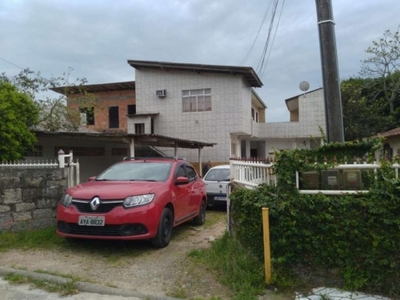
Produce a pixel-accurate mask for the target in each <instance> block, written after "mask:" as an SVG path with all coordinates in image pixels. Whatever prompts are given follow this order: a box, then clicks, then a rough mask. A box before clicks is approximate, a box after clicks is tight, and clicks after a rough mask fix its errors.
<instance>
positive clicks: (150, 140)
mask: <svg viewBox="0 0 400 300" xmlns="http://www.w3.org/2000/svg"><path fill="white" fill-rule="evenodd" d="M34 132H35V133H36V134H39V135H54V136H66V137H67V136H68V137H76V138H91V137H93V138H101V139H102V140H108V141H120V142H126V143H128V142H129V141H128V140H126V139H129V138H134V139H135V144H138V145H149V146H158V147H178V148H189V149H199V148H204V147H213V146H215V145H216V143H205V142H199V141H193V140H185V139H179V138H174V137H169V136H165V135H159V134H153V133H151V134H129V133H122V132H118V133H116V132H95V131H91V132H88V131H86V132H82V131H80V132H77V131H74V132H69V131H57V132H53V131H39V130H38V131H34Z"/></svg>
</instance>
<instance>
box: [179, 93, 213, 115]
mask: <svg viewBox="0 0 400 300" xmlns="http://www.w3.org/2000/svg"><path fill="white" fill-rule="evenodd" d="M182 111H183V112H199V111H211V89H199V90H186V91H182Z"/></svg>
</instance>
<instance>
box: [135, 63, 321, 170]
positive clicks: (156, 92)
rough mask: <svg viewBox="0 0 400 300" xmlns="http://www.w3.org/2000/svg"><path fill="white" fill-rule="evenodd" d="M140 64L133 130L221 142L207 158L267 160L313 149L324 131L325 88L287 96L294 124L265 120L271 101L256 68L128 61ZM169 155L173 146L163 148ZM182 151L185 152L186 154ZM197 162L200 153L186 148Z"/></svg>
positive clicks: (212, 149) (137, 70)
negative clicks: (262, 92)
mask: <svg viewBox="0 0 400 300" xmlns="http://www.w3.org/2000/svg"><path fill="white" fill-rule="evenodd" d="M128 63H129V65H130V66H132V67H134V68H135V83H136V100H137V101H136V115H130V116H129V120H128V132H131V133H140V132H146V133H148V132H155V133H159V134H163V135H168V136H175V137H182V138H187V139H196V140H201V141H204V142H214V143H217V145H216V146H214V147H212V148H208V149H205V150H204V152H203V161H206V160H211V161H213V162H214V163H217V164H222V163H227V162H228V161H229V158H230V157H232V156H240V157H259V158H265V157H267V156H269V155H270V154H271V153H273V151H274V150H281V149H291V148H299V147H306V148H313V147H315V146H316V145H317V144H319V143H321V139H322V134H321V130H322V132H324V131H325V109H324V101H323V93H322V89H318V90H315V91H311V92H308V93H305V94H301V95H299V96H296V97H293V98H290V99H287V100H286V105H287V107H288V110H289V111H290V116H291V119H290V122H277V123H266V122H265V121H266V113H265V110H266V105H265V104H264V102H263V101H262V100H261V98H260V97H259V96H258V95H257V93H256V91H255V88H259V87H261V86H262V82H261V80H260V79H259V77H258V76H257V74H256V73H255V71H254V70H253V69H252V68H251V67H237V66H217V65H202V64H183V63H168V62H154V61H137V60H128ZM163 151H165V152H166V153H168V149H163ZM181 153H182V152H181ZM184 153H185V154H184V156H185V157H186V158H187V159H188V160H189V161H195V160H196V157H197V153H196V152H195V151H193V150H185V151H184Z"/></svg>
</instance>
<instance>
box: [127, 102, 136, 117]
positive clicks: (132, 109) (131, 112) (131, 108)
mask: <svg viewBox="0 0 400 300" xmlns="http://www.w3.org/2000/svg"><path fill="white" fill-rule="evenodd" d="M135 114H136V104H129V105H128V115H135Z"/></svg>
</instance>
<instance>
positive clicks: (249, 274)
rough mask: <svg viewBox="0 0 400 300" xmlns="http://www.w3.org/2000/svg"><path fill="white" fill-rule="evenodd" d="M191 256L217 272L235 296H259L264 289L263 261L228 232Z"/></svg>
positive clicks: (247, 297) (241, 298)
mask: <svg viewBox="0 0 400 300" xmlns="http://www.w3.org/2000/svg"><path fill="white" fill-rule="evenodd" d="M190 257H191V258H193V259H195V260H197V261H199V262H203V263H205V264H206V265H207V266H208V267H209V268H210V269H211V270H212V271H213V272H216V273H217V274H218V278H219V280H220V281H221V282H222V283H223V284H225V285H227V286H228V287H230V288H231V289H232V290H233V292H234V294H235V296H233V297H232V299H237V300H239V299H240V300H250V299H257V295H260V294H262V292H263V291H264V285H265V284H264V268H263V265H262V263H261V262H260V260H258V259H257V258H255V257H254V256H252V255H249V252H248V251H247V250H245V249H244V248H243V247H241V246H240V244H239V243H238V242H237V240H235V239H234V238H232V237H231V236H229V234H227V233H225V235H224V236H223V237H222V238H220V239H218V240H216V241H214V242H213V243H212V247H211V249H204V250H195V251H192V252H191V253H190Z"/></svg>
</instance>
